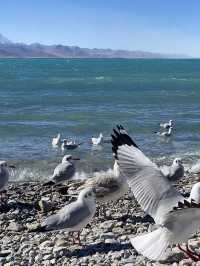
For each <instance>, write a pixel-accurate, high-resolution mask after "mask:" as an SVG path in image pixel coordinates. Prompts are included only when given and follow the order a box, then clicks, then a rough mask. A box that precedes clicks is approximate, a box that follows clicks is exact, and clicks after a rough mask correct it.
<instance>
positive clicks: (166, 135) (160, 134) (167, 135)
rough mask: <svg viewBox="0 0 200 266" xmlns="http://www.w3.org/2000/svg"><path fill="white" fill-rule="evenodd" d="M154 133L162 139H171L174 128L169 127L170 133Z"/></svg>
mask: <svg viewBox="0 0 200 266" xmlns="http://www.w3.org/2000/svg"><path fill="white" fill-rule="evenodd" d="M154 133H155V134H156V135H158V136H160V137H170V136H171V135H172V127H169V129H168V131H164V132H157V131H156V132H154Z"/></svg>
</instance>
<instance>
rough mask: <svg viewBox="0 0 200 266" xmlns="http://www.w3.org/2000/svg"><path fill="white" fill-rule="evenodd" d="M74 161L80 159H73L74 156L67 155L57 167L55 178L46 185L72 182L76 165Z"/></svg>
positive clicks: (51, 178)
mask: <svg viewBox="0 0 200 266" xmlns="http://www.w3.org/2000/svg"><path fill="white" fill-rule="evenodd" d="M73 160H80V159H79V158H75V157H72V155H65V156H64V157H63V159H62V162H61V163H59V164H58V165H57V166H56V168H55V170H54V173H53V176H52V177H50V180H49V182H47V183H45V185H48V184H49V185H50V184H58V183H62V182H64V181H67V180H70V179H71V178H72V177H73V176H74V174H75V165H74V163H73Z"/></svg>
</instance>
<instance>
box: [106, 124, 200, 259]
mask: <svg viewBox="0 0 200 266" xmlns="http://www.w3.org/2000/svg"><path fill="white" fill-rule="evenodd" d="M111 142H112V150H113V152H114V154H115V159H116V160H117V162H118V164H119V168H120V173H121V174H122V175H124V176H125V177H126V178H127V180H128V183H129V185H130V187H131V190H132V192H133V194H134V196H135V198H136V199H137V201H138V203H139V204H140V205H141V207H142V209H143V210H144V211H145V212H147V213H148V214H150V215H151V216H152V217H153V219H154V220H155V223H156V224H157V226H158V228H157V229H156V230H154V231H153V232H150V233H146V234H143V235H139V236H136V237H133V238H130V240H131V244H132V245H133V247H134V248H135V249H136V250H137V251H138V252H139V253H141V254H142V255H144V256H145V257H147V258H149V259H151V260H161V259H164V258H165V256H166V249H167V247H168V246H171V245H173V244H178V247H179V248H180V249H181V250H182V251H184V252H185V253H186V254H187V255H188V256H189V257H190V258H192V259H193V260H200V257H199V255H198V254H196V253H194V252H192V251H191V250H189V247H188V245H187V246H186V250H185V249H183V248H182V247H181V246H180V244H181V243H183V242H186V241H187V240H188V238H189V237H190V236H191V235H192V234H193V233H195V232H196V231H198V229H199V227H200V225H199V219H200V204H199V202H195V201H193V200H191V197H192V192H191V196H190V198H189V199H188V200H186V199H185V198H184V197H183V196H182V195H181V194H180V192H179V191H178V190H176V188H175V187H173V186H172V184H171V183H170V181H169V180H168V179H167V178H166V177H165V176H164V175H163V173H162V172H161V171H160V169H159V168H158V167H157V166H156V164H154V163H153V162H152V161H151V160H150V159H149V158H148V157H146V156H145V155H144V153H143V152H142V151H141V150H140V149H139V148H138V146H137V145H136V143H135V142H134V141H133V140H132V138H131V137H130V136H129V135H128V134H127V132H126V131H125V130H124V129H123V127H122V126H118V127H117V129H114V130H113V134H112V141H111ZM197 186H199V190H200V183H198V185H197Z"/></svg>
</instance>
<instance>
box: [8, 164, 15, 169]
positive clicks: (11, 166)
mask: <svg viewBox="0 0 200 266" xmlns="http://www.w3.org/2000/svg"><path fill="white" fill-rule="evenodd" d="M8 167H9V168H12V169H15V168H16V166H14V165H8Z"/></svg>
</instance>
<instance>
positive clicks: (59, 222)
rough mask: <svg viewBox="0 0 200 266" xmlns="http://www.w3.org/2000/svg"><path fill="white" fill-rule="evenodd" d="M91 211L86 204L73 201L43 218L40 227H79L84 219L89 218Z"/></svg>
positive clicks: (52, 228) (47, 228)
mask: <svg viewBox="0 0 200 266" xmlns="http://www.w3.org/2000/svg"><path fill="white" fill-rule="evenodd" d="M90 216H92V213H91V212H90V210H89V208H88V207H87V205H83V204H80V203H79V202H73V203H71V204H69V205H67V206H65V207H63V208H62V209H61V210H60V211H59V212H58V213H57V214H54V215H51V216H49V217H48V218H46V219H45V220H44V222H43V223H42V227H45V229H46V230H61V229H65V228H66V229H70V228H73V227H79V224H80V225H81V224H82V223H83V222H84V221H85V220H87V219H88V220H89V218H90Z"/></svg>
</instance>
